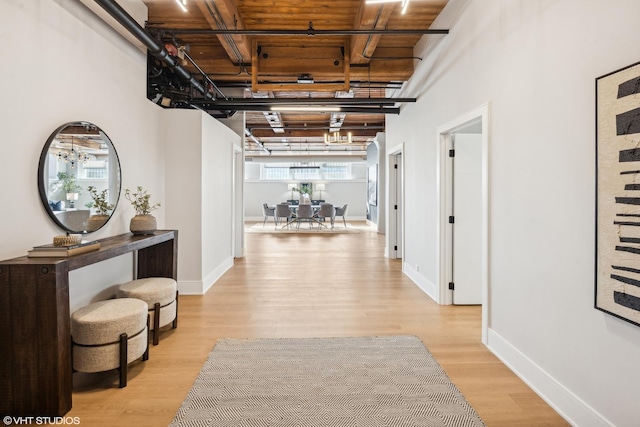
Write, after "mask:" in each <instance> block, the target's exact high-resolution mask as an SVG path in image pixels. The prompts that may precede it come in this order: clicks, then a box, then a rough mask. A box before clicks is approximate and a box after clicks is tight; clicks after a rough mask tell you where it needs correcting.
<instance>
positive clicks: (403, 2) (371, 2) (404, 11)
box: [365, 0, 409, 15]
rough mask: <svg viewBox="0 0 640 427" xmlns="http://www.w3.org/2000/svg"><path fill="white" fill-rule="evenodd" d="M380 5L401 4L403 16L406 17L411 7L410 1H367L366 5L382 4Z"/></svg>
mask: <svg viewBox="0 0 640 427" xmlns="http://www.w3.org/2000/svg"><path fill="white" fill-rule="evenodd" d="M380 3H401V6H402V12H401V13H402V14H403V15H404V14H405V13H406V12H407V8H408V7H409V0H366V1H365V4H380Z"/></svg>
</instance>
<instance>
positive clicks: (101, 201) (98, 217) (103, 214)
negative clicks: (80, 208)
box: [86, 185, 115, 231]
mask: <svg viewBox="0 0 640 427" xmlns="http://www.w3.org/2000/svg"><path fill="white" fill-rule="evenodd" d="M87 190H88V191H89V194H90V195H91V199H93V202H89V203H87V205H86V206H87V207H88V208H95V210H96V212H95V214H93V215H91V216H90V217H89V219H88V220H87V231H96V230H97V229H99V228H100V227H102V226H103V225H104V224H105V223H106V222H107V221H108V220H109V217H110V216H111V211H112V210H113V208H114V207H115V205H114V204H110V203H109V202H108V201H107V197H108V192H109V190H107V189H104V190H102V191H101V192H100V193H98V190H97V189H96V187H94V186H93V185H90V186H89V187H87Z"/></svg>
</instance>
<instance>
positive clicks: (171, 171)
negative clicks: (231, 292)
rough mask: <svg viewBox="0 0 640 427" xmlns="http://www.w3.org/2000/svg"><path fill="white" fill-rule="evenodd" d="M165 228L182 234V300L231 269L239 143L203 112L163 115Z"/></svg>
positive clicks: (228, 130) (180, 256) (182, 111)
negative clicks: (235, 150) (234, 177)
mask: <svg viewBox="0 0 640 427" xmlns="http://www.w3.org/2000/svg"><path fill="white" fill-rule="evenodd" d="M163 113H164V116H165V120H164V121H163V123H164V124H163V130H164V138H165V141H166V150H167V159H168V161H167V170H166V189H167V193H166V198H167V209H166V211H167V226H168V227H169V228H174V229H177V230H179V239H178V241H179V256H178V272H179V275H180V277H179V280H178V286H179V289H180V293H181V294H203V293H205V292H206V291H207V289H209V288H210V287H211V286H212V285H213V283H214V282H215V281H216V280H217V279H218V278H219V277H220V276H221V275H222V274H223V273H224V272H225V271H226V270H227V269H229V268H230V267H231V266H232V265H233V254H232V251H231V248H232V243H231V241H232V235H231V223H232V221H233V216H232V213H233V211H232V206H233V193H232V188H233V187H232V182H231V180H232V164H233V163H232V162H233V145H234V144H236V143H239V141H240V137H239V136H238V135H237V134H236V133H234V132H233V131H232V130H230V129H229V128H228V127H226V126H225V125H223V124H222V123H220V122H219V121H217V120H215V119H213V118H212V117H210V116H209V115H207V114H205V113H203V112H201V111H199V110H165V111H164V112H163Z"/></svg>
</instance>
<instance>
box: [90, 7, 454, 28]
mask: <svg viewBox="0 0 640 427" xmlns="http://www.w3.org/2000/svg"><path fill="white" fill-rule="evenodd" d="M96 1H98V0H96ZM147 28H150V29H154V30H162V31H165V32H167V33H174V34H212V35H219V34H228V35H231V36H357V35H367V34H371V35H378V36H394V35H395V36H407V35H422V34H449V30H431V29H426V30H421V29H415V30H315V29H308V30H214V29H187V28H162V27H154V26H152V25H147Z"/></svg>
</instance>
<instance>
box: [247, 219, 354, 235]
mask: <svg viewBox="0 0 640 427" xmlns="http://www.w3.org/2000/svg"><path fill="white" fill-rule="evenodd" d="M245 231H246V232H247V233H267V234H301V233H315V234H318V233H328V234H358V233H360V230H358V229H357V228H355V227H354V226H353V225H351V224H349V223H347V227H346V228H345V227H344V225H343V224H342V223H340V224H338V223H337V222H336V224H335V226H334V227H333V229H332V228H331V227H320V229H318V225H317V224H314V225H313V228H312V229H310V228H309V224H306V223H305V224H301V225H300V229H298V228H297V227H296V224H291V226H290V227H288V228H287V227H282V226H278V227H277V228H276V227H274V225H273V222H267V223H266V224H265V225H264V227H263V226H262V223H258V224H253V225H252V226H250V227H247V228H246V229H245Z"/></svg>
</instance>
